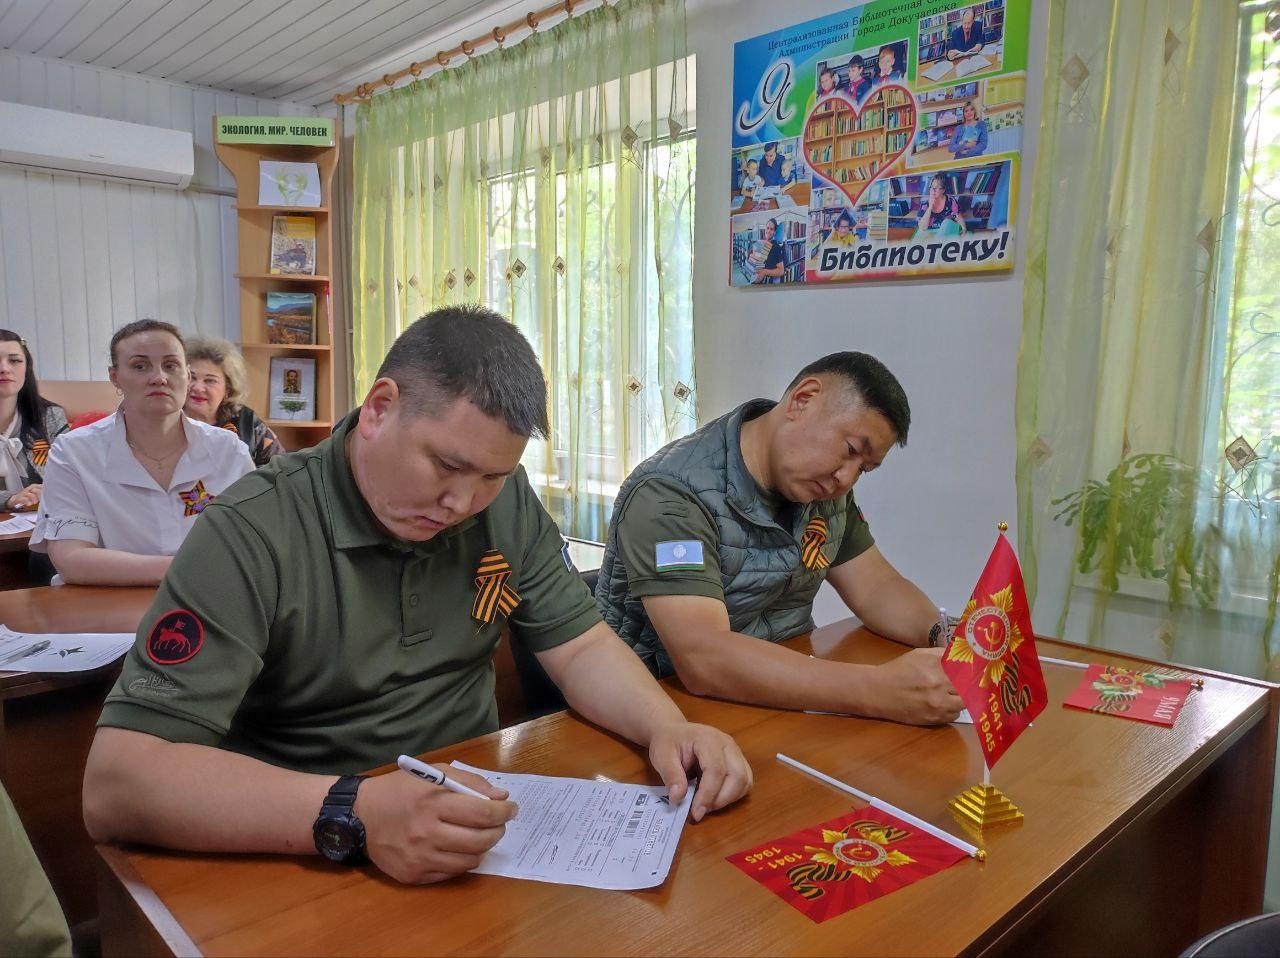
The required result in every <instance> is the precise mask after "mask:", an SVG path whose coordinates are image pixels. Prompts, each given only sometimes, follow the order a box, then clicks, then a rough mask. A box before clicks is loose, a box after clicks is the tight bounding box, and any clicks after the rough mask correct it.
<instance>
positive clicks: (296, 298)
mask: <svg viewBox="0 0 1280 958" xmlns="http://www.w3.org/2000/svg"><path fill="white" fill-rule="evenodd" d="M315 341H316V294H315V293H295V292H286V291H280V290H272V291H271V292H269V293H267V342H268V343H271V344H273V345H283V346H312V345H314V344H315Z"/></svg>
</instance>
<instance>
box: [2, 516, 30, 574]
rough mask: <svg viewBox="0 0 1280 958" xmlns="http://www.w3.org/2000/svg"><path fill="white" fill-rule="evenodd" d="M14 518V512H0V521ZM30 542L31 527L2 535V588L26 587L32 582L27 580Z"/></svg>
mask: <svg viewBox="0 0 1280 958" xmlns="http://www.w3.org/2000/svg"><path fill="white" fill-rule="evenodd" d="M12 518H13V513H12V512H0V522H4V521H7V520H9V519H12ZM30 544H31V530H30V529H27V530H25V531H23V532H9V533H6V534H4V535H0V590H3V589H25V588H26V587H27V586H28V585H29V584H30V583H29V582H28V580H27V554H28V551H29V548H28V547H29V546H30Z"/></svg>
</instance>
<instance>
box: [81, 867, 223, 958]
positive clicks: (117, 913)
mask: <svg viewBox="0 0 1280 958" xmlns="http://www.w3.org/2000/svg"><path fill="white" fill-rule="evenodd" d="M94 847H95V848H96V850H97V852H98V873H99V875H98V905H99V921H100V922H101V924H102V930H103V940H104V941H106V940H108V939H111V940H113V941H114V942H116V943H117V944H127V949H126V950H122V951H121V954H136V955H147V956H153V955H163V956H173V958H202V956H203V953H202V952H201V951H200V949H199V948H197V947H196V943H195V942H194V941H192V940H191V938H190V936H188V935H187V933H186V931H185V930H183V927H182V925H181V924H179V922H178V920H177V919H176V918H174V917H173V913H172V912H170V911H169V909H168V907H167V906H166V905H165V903H164V902H163V901H161V900H160V897H159V896H158V895H157V894H156V893H155V892H154V891H152V890H151V887H150V886H149V885H147V883H146V882H145V881H143V880H142V878H141V876H139V874H138V872H137V870H136V869H135V868H134V867H133V863H132V862H130V861H129V854H128V850H127V847H117V846H115V845H102V844H99V845H95V846H94ZM129 912H136V913H138V914H140V915H141V919H142V920H141V921H139V920H136V919H132V920H131V916H130V915H129ZM128 928H134V929H138V930H139V931H140V933H141V934H143V935H145V936H146V937H145V939H141V940H139V939H135V938H133V937H132V936H130V935H128V934H127V933H123V934H122V933H121V930H122V929H128ZM113 931H114V932H116V934H110V932H113ZM148 931H149V932H151V934H150V935H147V934H146V933H147V932H148Z"/></svg>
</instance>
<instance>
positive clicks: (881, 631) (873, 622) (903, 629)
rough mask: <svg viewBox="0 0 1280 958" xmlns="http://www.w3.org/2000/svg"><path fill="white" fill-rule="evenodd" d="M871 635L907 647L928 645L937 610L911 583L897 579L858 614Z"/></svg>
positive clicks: (886, 585)
mask: <svg viewBox="0 0 1280 958" xmlns="http://www.w3.org/2000/svg"><path fill="white" fill-rule="evenodd" d="M855 614H856V615H857V616H858V617H859V618H860V619H861V620H862V624H863V625H865V626H866V627H867V628H868V629H870V630H871V631H872V632H875V633H876V634H877V635H883V636H884V637H885V638H886V639H893V640H894V641H895V642H902V643H904V644H906V645H914V646H922V645H928V644H929V630H930V629H932V628H933V626H934V625H935V624H936V623H937V621H938V607H937V606H936V605H934V604H933V603H932V602H930V601H929V597H928V596H927V595H925V594H924V592H922V591H921V590H920V588H919V586H917V585H916V584H915V583H913V582H912V581H911V580H910V579H906V578H903V577H902V576H900V575H895V576H894V577H893V578H891V579H889V580H888V581H887V582H885V583H884V584H883V586H882V587H881V588H879V589H878V590H876V593H875V598H874V601H869V602H864V603H863V607H862V608H860V609H858V610H857V612H856V613H855Z"/></svg>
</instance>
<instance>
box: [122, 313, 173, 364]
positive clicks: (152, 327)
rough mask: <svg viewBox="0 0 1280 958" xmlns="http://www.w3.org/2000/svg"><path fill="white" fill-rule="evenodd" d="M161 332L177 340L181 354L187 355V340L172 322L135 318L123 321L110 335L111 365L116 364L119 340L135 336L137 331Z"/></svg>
mask: <svg viewBox="0 0 1280 958" xmlns="http://www.w3.org/2000/svg"><path fill="white" fill-rule="evenodd" d="M151 332H161V333H168V334H169V335H170V336H172V337H173V338H174V339H176V340H177V341H178V345H179V346H181V347H182V355H183V357H184V358H185V357H186V355H187V341H186V340H185V339H183V338H182V330H180V329H178V327H177V326H175V325H173V323H166V322H164V321H163V320H159V319H135V320H134V321H133V322H132V323H125V324H124V325H123V326H121V327H120V328H119V329H117V330H116V331H115V333H114V334H112V336H111V365H112V366H114V365H116V347H117V346H119V345H120V341H121V340H123V339H128V338H129V337H130V336H136V335H138V333H151Z"/></svg>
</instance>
